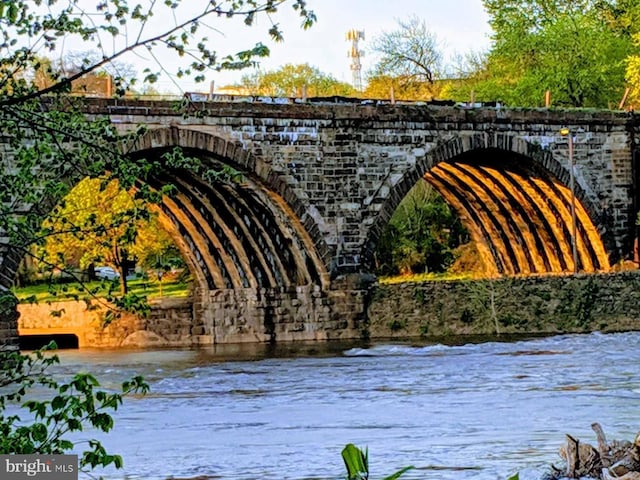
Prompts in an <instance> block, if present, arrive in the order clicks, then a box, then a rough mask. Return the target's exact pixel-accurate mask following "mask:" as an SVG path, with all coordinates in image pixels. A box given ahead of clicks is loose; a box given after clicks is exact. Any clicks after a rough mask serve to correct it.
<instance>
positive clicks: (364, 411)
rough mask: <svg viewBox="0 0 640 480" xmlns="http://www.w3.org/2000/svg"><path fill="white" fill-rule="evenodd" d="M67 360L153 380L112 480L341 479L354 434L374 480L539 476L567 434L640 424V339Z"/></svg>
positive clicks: (128, 414) (126, 419)
mask: <svg viewBox="0 0 640 480" xmlns="http://www.w3.org/2000/svg"><path fill="white" fill-rule="evenodd" d="M60 356H61V360H62V365H61V366H60V367H57V370H58V371H59V372H60V373H61V374H66V373H72V372H76V371H78V370H85V371H90V372H92V373H94V374H95V375H96V376H97V377H98V378H99V380H100V381H101V382H102V383H103V385H104V386H106V387H115V386H116V385H118V384H119V383H120V382H121V381H122V380H124V379H126V378H128V377H130V376H132V375H137V374H141V375H143V376H144V377H145V378H146V380H147V381H148V382H149V383H150V385H151V393H150V394H148V395H146V396H144V397H135V398H128V399H126V400H125V403H124V405H123V407H122V408H121V409H120V410H118V412H117V413H116V414H115V418H116V426H115V429H114V430H113V431H112V432H111V433H109V434H108V435H105V436H104V437H101V438H102V440H103V442H104V444H105V445H106V446H107V448H108V450H112V451H113V452H116V453H120V454H122V456H123V457H124V462H125V467H124V469H123V470H120V471H114V470H106V471H104V472H99V473H101V474H103V475H105V477H106V478H111V479H121V478H125V477H126V478H140V479H145V480H155V479H164V478H167V477H170V476H173V477H182V478H184V477H187V478H190V477H196V476H212V477H215V478H223V479H234V480H240V479H243V480H244V479H260V480H276V479H277V480H283V479H292V480H293V479H295V480H301V479H338V478H344V473H343V472H344V467H343V464H342V459H341V457H340V452H341V449H342V448H343V446H344V445H345V444H346V443H355V444H356V445H358V446H362V447H365V446H366V447H368V448H369V461H370V470H371V478H373V479H375V478H382V477H383V476H385V475H388V474H390V473H392V472H394V471H395V470H396V469H399V468H401V467H403V466H406V465H414V466H415V467H416V468H415V469H414V470H412V471H410V472H408V473H407V474H406V475H405V476H403V477H402V478H406V479H456V480H459V479H461V478H473V479H480V480H484V479H492V480H493V479H506V478H507V477H508V476H509V475H511V474H513V473H515V472H520V478H521V479H539V478H541V477H542V476H543V475H544V473H545V472H547V471H548V467H549V465H550V464H551V463H554V464H556V465H559V464H560V463H561V462H560V458H559V456H558V453H557V452H558V448H559V447H560V445H561V444H562V443H563V442H564V434H565V433H570V434H572V435H574V436H576V437H578V438H580V439H581V440H583V441H588V442H590V443H593V444H595V434H594V433H593V431H592V430H591V423H592V422H595V421H597V422H600V424H601V425H602V426H603V428H604V430H605V433H606V434H607V436H608V437H609V438H610V439H628V440H632V439H633V437H634V436H635V434H636V433H637V432H638V431H640V333H620V334H609V335H603V334H598V333H595V334H588V335H568V336H555V337H548V338H534V339H526V340H517V341H508V342H505V341H499V342H498V341H485V342H482V343H468V344H462V345H442V344H429V345H416V344H391V343H378V344H372V345H369V346H367V347H363V346H354V345H341V344H329V345H322V344H319V345H296V346H283V347H281V346H278V347H275V348H269V347H264V346H263V347H253V349H251V347H245V348H240V347H235V349H234V348H233V347H223V348H218V349H215V350H213V349H202V350H156V351H99V350H79V351H61V352H60ZM83 435H87V437H88V435H89V434H83ZM81 438H84V437H83V436H80V437H79V439H81Z"/></svg>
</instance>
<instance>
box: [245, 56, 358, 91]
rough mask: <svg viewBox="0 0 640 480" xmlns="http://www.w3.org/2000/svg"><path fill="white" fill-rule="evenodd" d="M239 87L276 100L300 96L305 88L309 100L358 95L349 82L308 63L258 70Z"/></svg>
mask: <svg viewBox="0 0 640 480" xmlns="http://www.w3.org/2000/svg"><path fill="white" fill-rule="evenodd" d="M236 87H237V88H239V89H242V90H243V91H244V92H246V93H247V94H249V95H268V96H273V97H296V96H297V97H300V96H302V95H303V91H304V89H306V93H307V96H309V97H329V96H334V95H339V96H349V95H354V94H355V90H354V89H353V87H352V86H351V85H349V84H348V83H345V82H341V81H339V80H337V79H336V78H334V77H333V76H332V75H329V74H327V73H324V72H322V71H321V70H320V69H318V68H317V67H313V66H311V65H309V64H308V63H305V64H302V65H294V64H291V63H289V64H286V65H283V66H282V67H280V68H278V69H275V70H269V71H266V72H261V71H256V72H254V73H252V74H250V75H244V76H243V77H242V79H241V81H240V84H239V85H236Z"/></svg>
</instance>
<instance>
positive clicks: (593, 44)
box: [466, 0, 631, 108]
mask: <svg viewBox="0 0 640 480" xmlns="http://www.w3.org/2000/svg"><path fill="white" fill-rule="evenodd" d="M484 4H485V8H486V9H487V12H488V13H489V16H490V23H491V26H492V27H493V30H494V35H493V39H494V45H493V48H492V49H491V51H490V52H489V54H488V57H487V62H486V64H485V65H484V67H482V68H480V69H479V70H477V71H476V73H475V75H474V76H475V78H472V79H471V81H470V88H472V89H473V90H474V91H475V94H476V98H477V99H479V100H501V101H503V102H506V103H507V104H508V105H513V106H522V107H524V106H541V105H542V102H543V98H544V94H545V91H547V90H550V91H551V95H552V102H553V104H554V105H557V106H571V107H605V108H607V107H609V106H611V105H613V104H617V103H618V102H619V101H620V98H621V97H622V94H623V92H624V62H625V58H626V57H627V56H628V55H629V54H630V53H631V40H630V37H629V35H628V33H625V27H623V25H624V24H625V22H624V17H625V16H626V14H627V13H629V14H630V13H631V12H630V11H629V10H628V9H627V8H626V7H624V6H621V9H622V10H623V11H624V13H621V12H618V11H617V10H616V9H614V7H613V5H612V4H611V2H601V1H594V0H578V1H571V2H569V1H554V2H548V1H543V0H485V1H484ZM466 98H468V96H467V97H466Z"/></svg>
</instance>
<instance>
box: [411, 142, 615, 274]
mask: <svg viewBox="0 0 640 480" xmlns="http://www.w3.org/2000/svg"><path fill="white" fill-rule="evenodd" d="M423 178H424V179H425V180H426V181H427V182H429V183H430V184H432V185H433V186H434V187H435V188H436V189H437V190H438V192H439V193H440V194H441V195H442V196H443V197H444V198H445V200H446V201H447V202H448V203H449V204H450V205H451V206H452V207H453V208H455V209H456V210H457V211H458V213H459V214H460V215H461V218H462V221H463V222H464V223H465V225H466V227H467V228H468V230H469V232H470V234H471V236H472V238H473V240H474V241H475V242H476V244H477V246H478V249H479V251H480V254H481V255H482V257H483V259H484V263H485V269H486V273H487V274H489V275H494V276H496V275H531V274H548V273H562V272H573V271H574V260H573V251H572V231H573V221H572V215H571V203H572V193H571V190H570V189H569V188H568V187H566V186H565V185H564V184H563V183H562V182H560V181H559V180H558V179H557V178H555V177H554V176H553V175H552V174H551V173H550V172H548V171H546V170H545V169H543V168H542V167H540V166H538V165H536V164H534V163H533V161H532V160H531V159H529V158H528V157H525V156H523V155H520V154H516V153H513V152H506V151H502V150H497V149H481V150H473V151H470V152H466V153H464V154H462V155H460V156H458V157H456V158H454V159H452V160H449V161H443V162H440V163H437V164H436V165H435V166H433V167H432V168H431V169H430V170H429V171H428V172H427V173H426V174H425V175H424V177H423ZM574 198H575V212H576V247H577V263H578V270H579V271H583V272H596V271H606V270H609V268H610V264H609V258H608V255H607V252H606V250H605V247H604V244H603V241H602V238H601V235H600V232H599V231H598V228H597V227H596V225H595V224H594V222H593V221H592V219H591V217H590V215H589V213H588V210H589V209H588V207H586V206H585V204H584V203H583V202H582V201H581V200H580V199H581V198H584V193H583V191H582V190H581V189H580V188H579V187H578V186H577V184H576V189H575V194H574Z"/></svg>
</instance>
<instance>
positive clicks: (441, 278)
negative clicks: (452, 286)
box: [378, 272, 474, 285]
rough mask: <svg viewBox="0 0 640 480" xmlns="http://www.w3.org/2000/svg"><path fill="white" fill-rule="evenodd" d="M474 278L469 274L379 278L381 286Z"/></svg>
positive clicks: (416, 274)
mask: <svg viewBox="0 0 640 480" xmlns="http://www.w3.org/2000/svg"><path fill="white" fill-rule="evenodd" d="M473 278H474V276H473V275H472V274H470V273H447V272H445V273H414V274H411V275H396V276H394V277H380V278H379V279H378V281H379V282H380V283H382V284H386V285H392V284H396V283H420V282H438V281H440V282H446V281H450V280H471V279H473Z"/></svg>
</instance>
